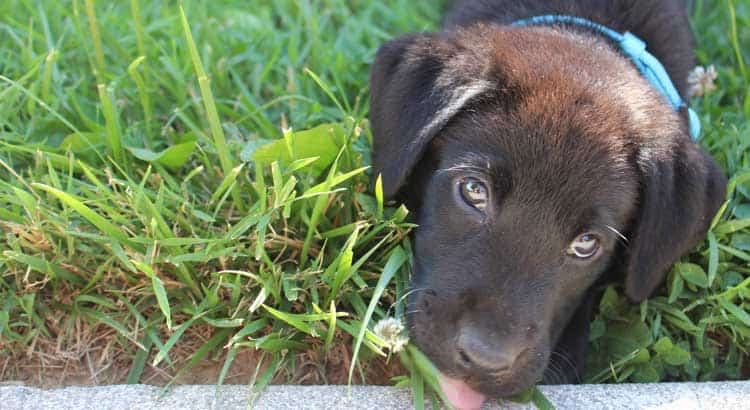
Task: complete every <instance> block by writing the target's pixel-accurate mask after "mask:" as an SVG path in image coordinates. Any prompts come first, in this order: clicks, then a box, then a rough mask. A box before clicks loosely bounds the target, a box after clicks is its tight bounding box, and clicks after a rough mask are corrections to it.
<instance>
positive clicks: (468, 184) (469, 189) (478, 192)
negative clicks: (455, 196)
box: [461, 178, 488, 211]
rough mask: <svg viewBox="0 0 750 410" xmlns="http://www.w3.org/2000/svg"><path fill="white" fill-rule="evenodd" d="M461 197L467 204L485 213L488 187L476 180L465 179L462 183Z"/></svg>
mask: <svg viewBox="0 0 750 410" xmlns="http://www.w3.org/2000/svg"><path fill="white" fill-rule="evenodd" d="M461 197H462V198H463V200H464V201H466V203H467V204H469V205H471V206H473V207H475V208H477V209H479V210H482V211H483V210H484V208H485V207H486V206H487V197H488V194H487V186H486V185H485V184H484V183H483V182H482V181H480V180H478V179H476V178H469V179H465V180H464V181H463V182H461Z"/></svg>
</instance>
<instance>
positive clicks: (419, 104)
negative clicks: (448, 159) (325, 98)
mask: <svg viewBox="0 0 750 410" xmlns="http://www.w3.org/2000/svg"><path fill="white" fill-rule="evenodd" d="M487 61H489V59H484V58H481V57H479V56H478V55H476V54H474V53H472V52H471V51H470V50H467V49H466V48H465V47H463V46H461V45H460V44H459V42H458V41H457V40H455V39H453V38H450V37H448V36H447V35H446V34H416V35H408V36H405V37H401V38H399V39H396V40H393V41H391V42H389V43H386V44H385V45H383V46H382V47H380V49H379V50H378V53H377V55H376V57H375V62H374V64H373V67H372V72H371V74H370V123H371V126H372V132H373V166H374V171H375V175H378V174H381V175H382V178H383V192H384V195H385V197H387V198H392V197H393V196H395V195H396V194H397V193H398V192H399V190H400V189H401V188H402V187H403V185H404V184H405V183H406V180H407V178H408V177H409V175H410V173H411V171H412V169H413V168H414V166H415V165H416V164H417V162H418V161H419V160H420V158H421V157H422V155H423V153H424V151H425V149H426V148H427V146H428V144H429V142H430V141H431V140H432V139H433V138H434V137H435V135H436V134H437V133H438V132H439V131H440V130H441V129H442V128H443V127H445V125H446V124H447V123H448V122H449V121H450V120H451V118H453V117H454V116H455V115H456V114H457V113H458V112H459V111H460V110H461V109H462V108H463V107H464V106H465V105H466V103H468V102H469V101H470V100H471V99H473V98H475V97H477V96H478V95H480V94H482V93H483V92H485V91H487V90H489V89H490V87H491V84H490V82H489V81H487V80H485V79H483V78H484V77H485V75H486V72H487V68H486V65H487Z"/></svg>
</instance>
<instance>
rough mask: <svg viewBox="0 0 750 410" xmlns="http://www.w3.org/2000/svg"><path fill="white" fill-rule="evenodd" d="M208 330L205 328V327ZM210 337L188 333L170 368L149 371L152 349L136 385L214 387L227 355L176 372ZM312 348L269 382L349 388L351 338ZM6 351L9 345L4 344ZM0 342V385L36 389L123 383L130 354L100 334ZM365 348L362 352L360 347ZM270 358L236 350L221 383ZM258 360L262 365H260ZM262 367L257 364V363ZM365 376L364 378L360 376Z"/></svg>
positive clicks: (376, 369)
mask: <svg viewBox="0 0 750 410" xmlns="http://www.w3.org/2000/svg"><path fill="white" fill-rule="evenodd" d="M206 331H208V329H206ZM208 338H210V331H209V333H203V334H201V332H194V333H192V334H188V333H187V332H186V334H185V335H184V336H183V337H182V338H181V340H180V343H178V344H176V345H175V346H174V347H173V348H172V350H171V351H170V356H171V357H172V359H173V361H174V362H173V364H172V365H169V364H166V363H162V364H160V365H159V366H157V367H153V366H151V365H150V363H152V362H153V359H154V357H155V351H154V350H155V349H152V351H151V354H150V357H149V358H148V360H147V361H146V363H147V364H146V366H145V368H144V370H143V374H142V375H141V377H140V380H139V383H142V384H150V385H156V386H164V385H166V384H168V383H171V382H174V383H176V384H216V383H217V382H218V380H219V375H220V373H221V370H222V368H223V366H224V363H225V359H226V357H227V353H226V351H221V352H219V353H218V354H217V355H216V356H215V357H208V358H206V359H203V360H201V361H199V362H198V363H197V364H195V365H194V366H193V367H192V368H191V369H190V370H188V371H184V372H180V369H182V368H183V367H184V366H185V364H186V363H187V362H188V361H189V360H190V357H191V356H192V354H193V353H194V352H195V351H196V350H197V348H198V347H200V346H201V345H202V344H203V343H205V341H206V340H208ZM311 342H312V343H311V346H312V347H311V349H310V350H309V351H306V352H304V353H297V354H296V355H295V357H294V358H288V359H292V360H287V361H286V363H294V365H291V364H290V365H287V366H283V367H282V368H280V369H279V370H278V371H277V372H276V374H275V375H274V378H273V379H272V383H273V384H303V385H315V384H347V380H348V374H349V365H350V363H351V361H350V360H351V356H352V352H351V345H352V343H351V337H349V335H343V336H342V335H337V338H336V342H335V343H334V344H333V345H332V346H331V349H330V351H328V352H324V349H323V348H322V346H319V343H317V344H316V341H311ZM5 347H7V346H5ZM5 347H4V346H2V342H0V385H3V384H6V385H7V384H13V385H15V384H23V385H28V386H36V387H46V388H52V387H64V386H96V385H111V384H123V383H126V381H127V378H128V373H129V371H130V368H131V366H132V360H133V356H134V352H133V351H132V350H131V351H125V350H124V349H119V348H118V347H117V346H116V340H115V337H114V334H111V333H109V332H107V333H106V334H104V335H102V334H99V335H98V336H97V338H96V339H95V340H82V341H80V342H79V343H76V344H75V345H74V346H73V347H68V348H67V349H63V348H61V346H60V343H54V341H53V340H40V341H39V342H37V343H32V344H31V346H30V347H28V348H27V350H26V351H24V352H13V353H11V352H9V351H8V350H7V349H6V348H5ZM363 350H364V349H363ZM269 357H270V355H264V354H263V352H262V351H258V350H255V349H254V348H252V347H248V348H242V349H241V350H239V351H238V353H237V355H236V356H235V359H234V360H233V362H232V365H231V366H230V368H229V371H228V372H227V375H226V377H225V378H224V382H223V383H224V384H241V385H249V384H251V383H253V380H254V377H255V376H256V372H257V369H260V373H258V374H261V373H262V372H263V371H265V370H266V369H267V367H268V362H270V360H269ZM261 361H262V362H261ZM360 362H361V364H362V366H361V367H362V373H363V374H362V373H360V372H359V370H357V369H355V372H354V376H353V380H352V383H353V384H374V385H392V384H393V381H392V380H391V379H392V377H394V376H397V375H402V374H405V373H406V371H405V369H404V368H403V366H401V364H400V362H399V360H398V359H397V358H391V359H390V360H386V359H384V358H380V357H375V358H371V359H367V360H361V361H360ZM259 364H260V365H259ZM363 375H364V378H363V377H362V376H363Z"/></svg>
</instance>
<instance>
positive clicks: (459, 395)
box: [440, 375, 484, 410]
mask: <svg viewBox="0 0 750 410" xmlns="http://www.w3.org/2000/svg"><path fill="white" fill-rule="evenodd" d="M440 387H442V388H443V393H445V395H446V396H447V397H448V400H450V402H451V404H453V407H455V408H456V409H457V410H477V409H479V408H480V407H482V403H484V395H483V394H482V393H479V392H478V391H476V390H474V389H472V388H471V387H469V385H468V384H466V383H465V382H463V381H461V380H456V379H451V378H448V377H445V376H444V375H441V377H440Z"/></svg>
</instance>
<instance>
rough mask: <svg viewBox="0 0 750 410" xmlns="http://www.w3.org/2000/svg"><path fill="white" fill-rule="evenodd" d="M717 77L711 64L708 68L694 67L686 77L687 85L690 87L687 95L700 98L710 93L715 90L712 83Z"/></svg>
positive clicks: (714, 85)
mask: <svg viewBox="0 0 750 410" xmlns="http://www.w3.org/2000/svg"><path fill="white" fill-rule="evenodd" d="M718 76H719V75H718V73H717V72H716V67H714V66H713V64H712V65H710V66H708V68H706V67H703V66H698V67H695V68H694V69H693V71H691V72H690V75H688V85H689V86H690V89H689V90H688V94H690V96H691V97H700V96H702V95H705V94H708V93H710V92H711V91H713V90H715V89H716V84H714V81H716V78H717V77H718Z"/></svg>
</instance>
